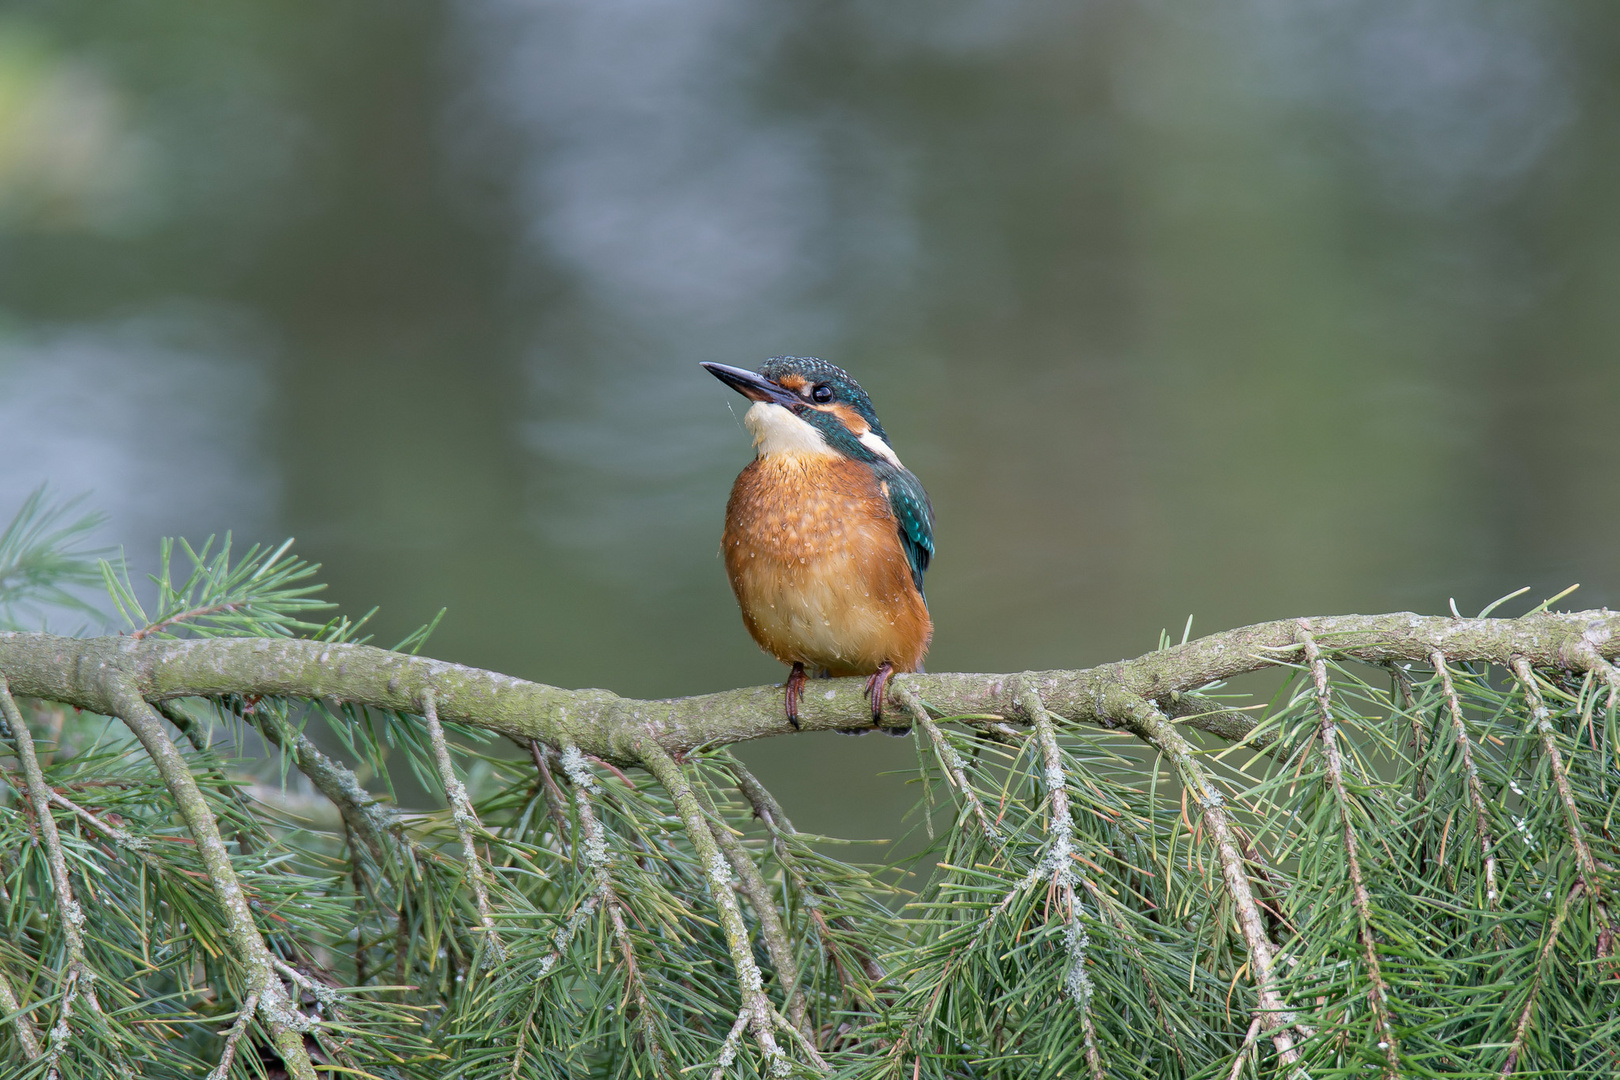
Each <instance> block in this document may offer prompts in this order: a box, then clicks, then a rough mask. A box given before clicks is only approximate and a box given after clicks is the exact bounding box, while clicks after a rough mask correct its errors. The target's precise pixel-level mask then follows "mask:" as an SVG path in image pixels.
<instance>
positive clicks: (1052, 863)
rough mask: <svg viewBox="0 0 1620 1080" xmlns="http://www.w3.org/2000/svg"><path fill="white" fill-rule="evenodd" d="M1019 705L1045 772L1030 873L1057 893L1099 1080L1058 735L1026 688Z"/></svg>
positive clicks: (1073, 991)
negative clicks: (1043, 805)
mask: <svg viewBox="0 0 1620 1080" xmlns="http://www.w3.org/2000/svg"><path fill="white" fill-rule="evenodd" d="M1017 701H1018V704H1019V706H1020V708H1022V709H1023V712H1024V715H1025V716H1027V717H1029V718H1030V720H1031V721H1032V723H1033V724H1034V727H1035V737H1036V739H1037V740H1038V741H1039V742H1040V747H1041V757H1042V764H1043V765H1044V766H1045V780H1046V799H1047V810H1048V824H1047V830H1048V832H1049V834H1050V836H1051V847H1050V848H1049V849H1048V851H1047V855H1046V858H1045V859H1044V860H1042V862H1041V864H1040V866H1038V867H1036V868H1035V870H1034V871H1032V873H1033V874H1034V875H1039V876H1041V877H1047V878H1049V879H1050V880H1051V881H1052V883H1053V885H1054V886H1055V887H1056V888H1057V890H1058V894H1059V899H1060V901H1061V909H1062V913H1063V942H1064V947H1065V951H1066V952H1067V953H1068V959H1069V968H1068V971H1067V972H1065V973H1064V978H1063V988H1064V990H1065V992H1067V993H1068V995H1069V997H1070V998H1071V999H1072V1000H1073V1001H1074V1004H1075V1008H1076V1009H1078V1010H1079V1012H1080V1027H1081V1030H1082V1031H1083V1032H1084V1033H1085V1040H1086V1064H1087V1066H1088V1067H1089V1068H1090V1070H1091V1076H1092V1080H1103V1066H1102V1057H1101V1055H1100V1054H1099V1053H1098V1050H1097V1026H1096V1023H1095V1021H1094V1020H1093V1019H1092V1015H1091V995H1092V992H1093V990H1092V985H1091V977H1090V976H1089V975H1087V974H1086V948H1087V947H1088V946H1089V945H1090V940H1089V939H1088V937H1087V935H1086V928H1085V926H1084V925H1083V924H1082V923H1081V922H1080V914H1079V911H1078V901H1077V898H1076V897H1075V894H1074V887H1075V885H1076V883H1077V882H1078V881H1079V875H1078V874H1077V873H1076V872H1075V868H1074V867H1075V861H1074V859H1073V857H1072V856H1073V855H1074V819H1073V818H1072V817H1070V815H1069V780H1068V776H1067V774H1066V773H1065V772H1064V769H1063V754H1062V751H1061V750H1060V749H1059V748H1058V741H1057V733H1056V731H1054V730H1053V725H1052V714H1051V713H1050V712H1048V711H1047V708H1046V704H1045V703H1044V702H1042V701H1041V696H1040V694H1038V693H1036V692H1035V689H1034V687H1032V686H1030V685H1029V684H1028V683H1027V682H1025V683H1024V684H1023V685H1022V686H1021V687H1020V688H1019V690H1018V698H1017Z"/></svg>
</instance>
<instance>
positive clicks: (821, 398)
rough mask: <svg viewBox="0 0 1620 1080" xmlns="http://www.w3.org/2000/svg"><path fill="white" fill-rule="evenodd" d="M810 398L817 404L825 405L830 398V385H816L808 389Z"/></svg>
mask: <svg viewBox="0 0 1620 1080" xmlns="http://www.w3.org/2000/svg"><path fill="white" fill-rule="evenodd" d="M810 400H811V401H813V402H815V403H816V404H817V405H825V404H827V402H829V401H831V400H832V387H830V386H818V387H816V388H815V389H813V390H811V391H810Z"/></svg>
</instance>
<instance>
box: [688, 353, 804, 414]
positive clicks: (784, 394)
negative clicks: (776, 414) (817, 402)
mask: <svg viewBox="0 0 1620 1080" xmlns="http://www.w3.org/2000/svg"><path fill="white" fill-rule="evenodd" d="M703 366H704V368H706V369H707V370H708V372H709V374H710V375H713V376H714V377H715V378H717V379H719V380H720V381H721V382H723V383H725V384H726V385H727V386H729V387H731V388H732V389H733V390H735V391H737V393H739V394H741V395H742V396H743V397H745V398H747V399H748V400H750V401H768V402H771V403H772V404H774V405H802V404H804V401H803V399H802V398H800V397H799V395H798V394H795V393H794V392H793V391H791V390H788V389H786V388H785V387H782V386H780V385H779V384H777V383H774V382H772V381H771V380H770V379H767V378H766V377H765V376H763V375H758V374H755V373H754V372H752V371H745V370H743V369H742V368H738V367H729V366H727V365H726V364H711V363H708V362H707V361H705V362H703Z"/></svg>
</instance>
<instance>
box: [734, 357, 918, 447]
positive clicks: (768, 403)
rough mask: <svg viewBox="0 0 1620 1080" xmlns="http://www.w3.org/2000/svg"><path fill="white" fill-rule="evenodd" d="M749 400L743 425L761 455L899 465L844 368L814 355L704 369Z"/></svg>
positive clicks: (857, 385)
mask: <svg viewBox="0 0 1620 1080" xmlns="http://www.w3.org/2000/svg"><path fill="white" fill-rule="evenodd" d="M703 366H704V367H705V368H707V369H708V371H709V374H711V375H713V376H714V377H715V378H717V379H719V380H720V381H721V382H723V383H725V384H726V385H727V386H729V387H731V388H732V389H733V390H735V391H737V392H738V393H739V394H741V395H742V396H743V397H746V398H748V399H749V400H750V401H752V402H754V404H753V406H752V407H750V408H749V410H748V413H747V415H746V416H744V417H743V423H744V424H746V425H747V427H748V430H749V432H750V433H752V434H753V436H754V446H755V447H756V448H757V449H758V452H759V456H760V457H767V456H769V455H771V454H779V453H780V454H809V455H817V454H829V453H831V454H837V455H840V456H843V457H848V458H854V459H855V460H857V461H866V462H871V463H876V462H879V461H881V462H886V463H888V464H890V465H895V466H899V464H900V459H899V458H898V457H896V456H895V453H894V450H893V449H892V448H891V447H890V446H889V436H888V434H887V433H886V432H885V431H884V430H883V425H882V424H880V423H879V422H878V418H877V413H876V412H874V411H873V409H872V399H871V398H869V397H867V396H866V391H865V390H862V389H861V384H860V383H858V382H856V381H855V380H854V379H853V378H852V377H851V376H850V374H849V372H847V371H845V370H844V369H843V368H841V367H838V366H837V365H836V364H829V363H828V362H827V361H825V360H822V359H819V358H818V357H814V356H773V357H771V358H770V359H769V360H767V361H765V363H763V364H761V365H760V368H759V371H758V372H757V373H756V372H753V371H745V370H744V369H742V368H734V367H728V366H727V365H725V364H709V363H706V364H704V365H703Z"/></svg>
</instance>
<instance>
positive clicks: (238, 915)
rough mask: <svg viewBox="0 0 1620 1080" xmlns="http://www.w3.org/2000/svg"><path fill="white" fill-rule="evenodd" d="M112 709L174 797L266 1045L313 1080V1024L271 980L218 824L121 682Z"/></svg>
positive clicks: (297, 1079)
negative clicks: (309, 1036)
mask: <svg viewBox="0 0 1620 1080" xmlns="http://www.w3.org/2000/svg"><path fill="white" fill-rule="evenodd" d="M107 694H108V697H109V699H110V701H111V703H112V705H113V706H114V708H113V712H114V714H115V715H117V716H118V717H119V719H121V720H123V721H124V723H125V724H126V725H128V727H129V729H130V730H131V731H132V732H134V733H135V737H136V738H138V739H139V740H140V741H141V745H142V746H143V747H145V748H146V752H147V754H148V755H149V756H150V757H151V759H152V763H153V764H154V765H155V766H156V767H157V771H158V775H159V776H160V777H161V778H162V779H163V783H164V786H165V787H167V788H168V789H169V794H170V795H171V796H172V797H173V798H174V801H175V805H176V806H177V807H178V809H179V810H180V816H181V817H182V818H184V819H185V822H186V828H187V829H188V830H189V831H190V833H191V838H192V839H193V840H194V841H196V844H197V854H198V856H199V857H200V858H201V860H202V864H203V869H204V871H205V872H206V873H207V875H208V881H209V884H211V885H212V886H213V889H214V896H215V898H216V899H217V900H218V902H219V905H220V907H221V908H222V909H223V910H224V913H225V926H226V931H227V933H228V934H229V936H230V941H231V946H232V948H233V949H234V950H235V952H236V955H237V959H238V960H239V961H240V962H241V964H242V967H243V969H244V970H243V976H244V978H243V981H244V982H245V983H246V984H247V987H248V992H249V993H251V994H257V995H258V1011H259V1016H260V1017H261V1018H262V1019H263V1020H264V1023H265V1027H267V1028H268V1029H269V1030H270V1038H271V1041H272V1042H274V1043H275V1047H276V1051H277V1053H279V1054H280V1055H281V1059H282V1061H283V1062H284V1063H285V1064H286V1066H287V1071H288V1072H289V1073H290V1074H291V1075H292V1077H293V1080H315V1066H314V1065H313V1064H312V1063H311V1061H310V1058H309V1052H308V1050H306V1049H305V1047H304V1032H306V1031H308V1030H309V1029H310V1028H311V1027H312V1026H313V1021H311V1020H310V1019H309V1018H308V1017H306V1016H304V1015H303V1014H302V1013H300V1012H299V1011H298V1010H297V1008H296V1007H295V1004H294V1002H293V1000H292V999H291V998H290V997H289V996H288V994H287V989H286V987H284V986H283V985H282V983H281V980H280V979H279V978H278V977H277V976H276V972H275V967H274V963H273V961H272V958H271V956H270V950H269V948H268V946H266V945H265V943H264V938H263V937H262V936H261V935H260V933H259V928H258V926H257V924H256V923H255V922H254V920H253V912H252V910H251V909H250V908H249V907H248V901H247V896H246V894H245V893H244V892H243V891H242V885H241V882H240V881H239V880H238V879H237V877H236V870H235V868H234V867H232V866H231V856H230V853H229V852H228V851H227V850H226V848H225V841H224V839H223V838H222V837H221V836H220V834H219V823H218V822H217V821H215V820H214V814H213V811H211V810H210V809H209V808H208V801H207V799H206V798H204V796H203V793H202V789H201V788H200V787H199V786H198V785H197V778H196V777H194V776H192V775H191V769H190V767H189V766H188V765H187V764H186V759H185V758H184V757H182V756H181V754H180V751H179V749H178V748H176V746H175V745H174V741H173V740H172V739H170V738H169V736H168V733H167V732H165V731H164V730H163V720H162V718H161V717H159V716H158V714H157V712H156V711H155V710H154V709H153V708H152V706H151V705H149V704H147V702H146V700H145V699H144V698H142V697H141V696H140V695H139V694H138V693H136V692H135V691H134V690H133V689H132V688H130V687H129V686H128V685H127V684H126V683H124V682H122V681H114V682H113V684H112V685H111V686H109V687H108V688H107Z"/></svg>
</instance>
